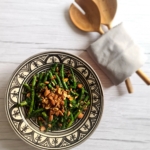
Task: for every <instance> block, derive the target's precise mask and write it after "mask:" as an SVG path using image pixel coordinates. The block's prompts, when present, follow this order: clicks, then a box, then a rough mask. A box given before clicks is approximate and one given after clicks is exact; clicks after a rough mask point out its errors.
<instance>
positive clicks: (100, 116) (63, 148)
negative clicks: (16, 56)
mask: <svg viewBox="0 0 150 150" xmlns="http://www.w3.org/2000/svg"><path fill="white" fill-rule="evenodd" d="M50 53H60V54H67V55H70V56H73V57H76V59H79V60H81V61H83V62H84V63H85V64H86V65H87V66H88V67H89V68H90V69H91V70H92V71H93V72H94V75H95V76H96V77H97V79H98V81H99V84H100V86H101V114H100V115H99V120H98V122H97V124H96V125H95V127H94V129H93V130H92V132H91V133H90V134H88V136H86V138H84V139H83V140H82V141H81V142H79V143H76V144H74V145H72V146H71V147H62V148H61V149H59V150H68V149H70V148H71V149H72V148H74V147H76V146H79V145H80V144H82V143H83V142H85V141H86V140H87V139H88V138H89V137H90V136H91V135H92V134H93V133H94V131H95V130H96V129H97V127H98V125H99V123H100V121H101V119H102V115H103V111H104V93H103V86H102V83H101V81H100V79H99V77H98V75H97V73H96V72H95V70H94V69H93V68H92V67H91V65H90V64H89V63H88V62H86V61H85V60H83V59H82V58H81V57H80V56H77V55H74V54H71V53H69V52H63V51H60V50H54V51H53V50H50V51H44V52H40V53H37V54H34V55H32V56H30V57H28V58H26V59H25V60H24V61H23V62H22V63H20V64H19V66H18V67H17V68H16V69H15V70H14V71H13V73H12V75H11V77H10V79H9V81H8V83H7V86H6V91H5V97H4V101H5V113H6V117H7V120H8V122H9V124H10V126H11V128H12V129H13V131H14V132H15V133H16V135H17V136H18V137H19V138H21V139H22V141H24V142H25V143H27V144H28V145H30V146H32V147H35V148H37V149H41V148H39V147H37V146H35V145H33V144H31V143H30V142H28V141H26V140H25V139H24V138H22V135H20V134H19V133H18V132H17V131H16V129H14V127H13V125H12V123H11V120H10V119H9V116H8V115H9V114H8V110H7V100H8V99H7V95H8V89H9V86H10V83H11V81H12V79H13V77H14V76H15V74H16V72H17V71H18V70H19V69H20V67H21V66H23V65H24V64H25V63H26V62H27V61H29V60H30V59H32V58H34V57H36V56H38V55H44V54H50ZM43 149H45V148H44V147H43ZM52 149H53V148H52ZM52 149H51V148H50V149H48V150H52ZM56 150H57V149H56Z"/></svg>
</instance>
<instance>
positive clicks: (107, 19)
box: [93, 0, 117, 29]
mask: <svg viewBox="0 0 150 150" xmlns="http://www.w3.org/2000/svg"><path fill="white" fill-rule="evenodd" d="M93 1H94V2H95V3H96V4H97V6H98V8H99V11H100V15H101V24H104V25H106V26H107V27H108V28H109V29H110V28H111V23H112V20H113V19H114V17H115V14H116V11H117V0H93Z"/></svg>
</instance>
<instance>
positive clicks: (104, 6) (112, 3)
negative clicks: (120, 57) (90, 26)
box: [93, 0, 150, 93]
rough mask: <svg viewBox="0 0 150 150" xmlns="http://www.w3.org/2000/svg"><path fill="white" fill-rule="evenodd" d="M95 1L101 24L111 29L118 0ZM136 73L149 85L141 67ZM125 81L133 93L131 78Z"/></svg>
mask: <svg viewBox="0 0 150 150" xmlns="http://www.w3.org/2000/svg"><path fill="white" fill-rule="evenodd" d="M93 1H94V2H95V3H96V4H97V6H98V8H99V11H100V15H101V24H104V25H106V26H107V27H108V28H109V29H110V28H111V23H112V20H113V19H114V16H115V14H116V10H117V0H93ZM136 73H137V74H138V75H139V76H140V77H141V79H142V80H143V81H144V82H145V83H146V84H147V85H150V80H149V78H148V76H147V75H146V74H145V73H144V72H143V71H142V70H140V69H139V70H137V71H136ZM125 83H126V86H127V87H130V88H128V91H129V93H132V92H133V91H130V90H132V89H131V81H130V79H127V80H126V81H125Z"/></svg>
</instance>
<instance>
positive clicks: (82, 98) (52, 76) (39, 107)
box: [17, 63, 90, 132]
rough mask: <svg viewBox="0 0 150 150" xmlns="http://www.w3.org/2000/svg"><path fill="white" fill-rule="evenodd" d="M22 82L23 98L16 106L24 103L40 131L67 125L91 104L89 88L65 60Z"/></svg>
mask: <svg viewBox="0 0 150 150" xmlns="http://www.w3.org/2000/svg"><path fill="white" fill-rule="evenodd" d="M23 86H24V89H25V90H24V91H25V92H24V93H23V94H25V96H24V100H23V101H21V102H20V103H18V104H17V106H18V107H25V108H26V112H27V117H28V118H34V119H35V120H36V122H37V123H38V125H39V129H40V131H43V132H44V131H49V130H60V129H66V128H69V127H70V126H71V125H72V124H73V123H74V122H75V121H76V119H81V118H83V116H84V113H83V112H84V111H86V110H87V108H88V106H89V104H90V100H89V95H88V92H87V91H86V90H85V88H84V86H83V85H82V84H81V83H80V82H78V81H77V79H76V77H75V75H74V72H73V69H72V68H70V70H65V69H64V64H61V65H60V64H57V63H54V64H53V65H52V66H51V67H50V69H49V70H47V71H45V72H40V73H38V74H36V75H34V76H33V77H32V80H31V82H30V83H29V84H27V83H25V84H24V85H23Z"/></svg>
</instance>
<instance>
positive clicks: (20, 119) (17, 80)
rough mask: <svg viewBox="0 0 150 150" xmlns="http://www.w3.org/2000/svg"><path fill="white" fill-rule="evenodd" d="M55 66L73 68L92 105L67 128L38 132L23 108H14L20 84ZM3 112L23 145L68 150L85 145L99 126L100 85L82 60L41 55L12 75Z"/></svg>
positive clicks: (19, 97)
mask: <svg viewBox="0 0 150 150" xmlns="http://www.w3.org/2000/svg"><path fill="white" fill-rule="evenodd" d="M55 62H57V63H59V64H62V63H63V64H64V66H65V68H66V69H68V68H70V67H72V68H73V70H74V73H75V76H76V77H77V79H78V80H79V81H80V82H81V83H82V84H83V85H84V87H85V88H86V90H87V91H88V92H89V95H90V102H91V104H90V106H89V108H88V110H87V111H86V112H85V115H84V117H83V118H82V119H80V120H77V121H76V122H75V123H74V124H73V125H72V126H71V127H70V128H68V129H65V130H58V131H48V132H41V131H40V130H39V127H38V125H37V124H36V123H35V122H34V120H32V119H27V118H26V113H25V110H24V108H20V107H19V108H18V107H16V106H15V104H16V103H20V102H21V101H22V100H23V96H22V92H23V84H24V83H25V82H27V83H28V82H30V80H31V78H32V77H33V75H34V74H36V73H38V72H42V71H46V70H48V69H49V68H50V66H51V65H52V64H53V63H55ZM5 110H6V115H7V118H8V121H9V123H10V125H11V127H12V129H13V130H14V131H15V132H16V134H17V135H18V136H19V137H20V138H21V139H22V140H23V141H25V142H26V143H28V144H30V145H32V146H33V147H36V148H39V149H47V150H51V149H53V150H55V149H56V150H62V149H64V150H66V149H70V148H73V147H75V146H77V145H79V144H81V143H82V142H83V141H85V140H86V139H87V138H88V137H89V136H90V135H91V134H92V133H93V131H94V130H95V129H96V127H97V126H98V124H99V122H100V119H101V116H102V112H103V91H102V85H101V82H100V80H99V78H98V76H97V75H96V73H95V71H94V70H93V69H92V67H91V66H90V65H89V64H88V63H87V62H85V61H84V60H82V59H81V58H79V57H77V56H75V55H72V54H69V53H64V52H58V51H51V52H43V53H40V54H37V55H34V56H32V57H30V58H28V59H27V60H25V61H24V62H23V63H22V64H21V65H20V66H19V67H18V68H17V69H16V70H15V72H14V73H13V75H12V77H11V79H10V82H9V84H8V87H7V91H6V98H5Z"/></svg>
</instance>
